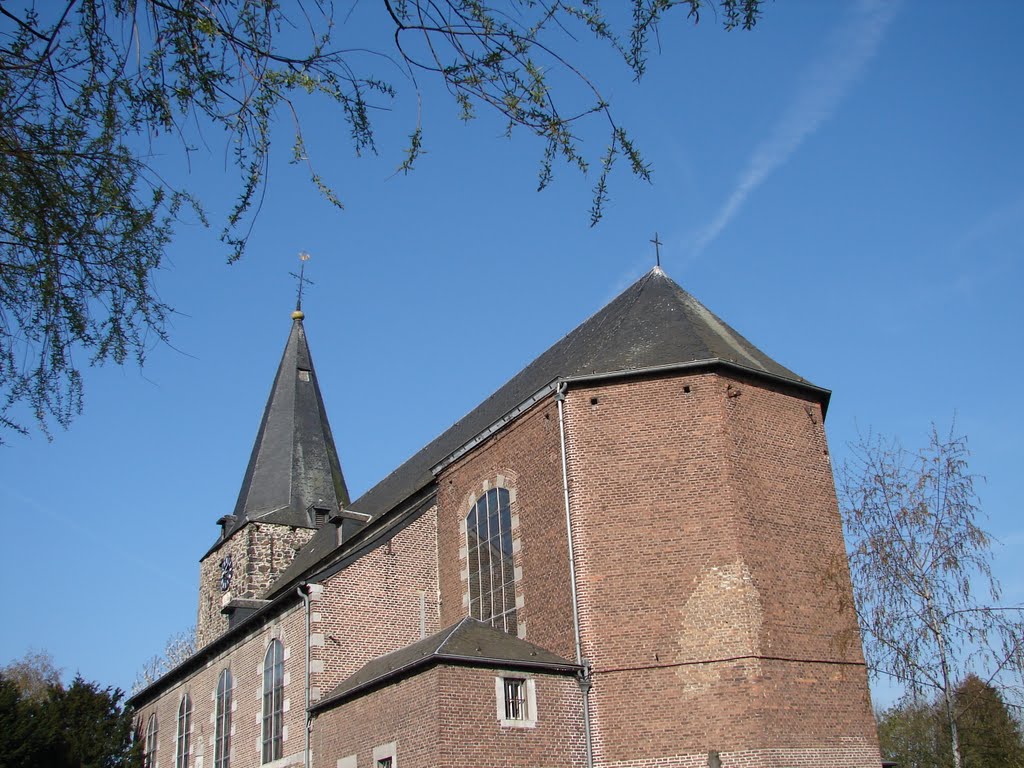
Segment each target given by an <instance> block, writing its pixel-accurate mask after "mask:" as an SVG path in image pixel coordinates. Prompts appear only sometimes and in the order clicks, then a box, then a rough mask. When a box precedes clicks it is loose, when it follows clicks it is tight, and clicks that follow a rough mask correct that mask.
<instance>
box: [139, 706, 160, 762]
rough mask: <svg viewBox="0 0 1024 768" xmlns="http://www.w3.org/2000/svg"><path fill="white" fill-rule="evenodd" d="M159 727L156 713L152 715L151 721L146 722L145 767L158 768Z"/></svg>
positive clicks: (143, 758)
mask: <svg viewBox="0 0 1024 768" xmlns="http://www.w3.org/2000/svg"><path fill="white" fill-rule="evenodd" d="M157 727H158V726H157V720H156V715H155V714H153V715H150V716H149V722H148V723H147V724H146V743H145V745H144V748H143V756H142V765H143V768H156V739H157Z"/></svg>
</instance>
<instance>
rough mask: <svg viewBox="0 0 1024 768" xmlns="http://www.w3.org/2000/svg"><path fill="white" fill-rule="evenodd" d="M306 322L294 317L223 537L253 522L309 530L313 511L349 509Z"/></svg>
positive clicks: (299, 317) (330, 511)
mask: <svg viewBox="0 0 1024 768" xmlns="http://www.w3.org/2000/svg"><path fill="white" fill-rule="evenodd" d="M302 317H303V316H302V313H301V312H296V313H295V315H294V316H293V318H294V319H293V321H292V328H291V332H290V333H289V334H288V342H287V344H286V345H285V348H284V354H283V355H282V356H281V364H280V365H279V366H278V369H277V375H276V376H275V377H274V385H273V387H272V388H271V390H270V397H269V398H268V399H267V406H266V408H265V409H264V411H263V420H262V421H261V422H260V428H259V431H258V432H257V434H256V441H255V443H254V444H253V447H252V454H251V456H250V458H249V466H248V468H247V469H246V471H245V477H244V479H243V480H242V488H241V490H240V491H239V493H238V501H237V503H236V504H235V511H234V516H235V521H234V524H233V526H231V527H229V529H228V530H227V531H226V532H225V537H227V536H230V535H231V533H232V532H233V531H235V530H237V529H238V528H240V527H241V526H242V525H244V524H245V523H246V522H248V521H255V520H260V521H264V522H272V523H278V524H280V525H294V526H298V527H301V528H311V527H313V525H312V523H311V522H310V518H309V511H308V510H309V508H310V507H311V506H316V507H320V508H323V509H326V510H327V511H328V513H334V512H337V511H338V509H339V507H340V506H347V505H348V502H349V498H348V489H347V488H346V486H345V477H344V475H342V472H341V462H340V461H339V460H338V451H337V449H336V448H335V446H334V438H333V436H332V435H331V427H330V424H329V423H328V421H327V413H326V411H325V410H324V403H323V398H322V397H321V395H320V385H319V384H318V382H317V378H316V371H315V370H314V369H313V358H312V356H311V355H310V353H309V345H308V343H307V341H306V331H305V329H304V328H303V326H302Z"/></svg>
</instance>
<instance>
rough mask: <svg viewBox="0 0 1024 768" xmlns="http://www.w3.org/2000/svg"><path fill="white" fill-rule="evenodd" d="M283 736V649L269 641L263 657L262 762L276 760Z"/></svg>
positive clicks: (281, 749) (280, 749) (275, 641)
mask: <svg viewBox="0 0 1024 768" xmlns="http://www.w3.org/2000/svg"><path fill="white" fill-rule="evenodd" d="M283 736H284V647H283V646H282V645H281V641H280V640H271V641H270V647H269V648H267V655H266V656H264V657H263V762H264V763H269V762H270V761H271V760H278V759H280V757H281V754H282V752H283V743H282V742H283V741H284V739H283Z"/></svg>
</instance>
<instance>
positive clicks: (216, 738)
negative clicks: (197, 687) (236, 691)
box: [213, 669, 231, 768]
mask: <svg viewBox="0 0 1024 768" xmlns="http://www.w3.org/2000/svg"><path fill="white" fill-rule="evenodd" d="M230 763H231V670H230V669H223V670H221V673H220V678H219V679H218V680H217V706H216V708H215V711H214V735H213V768H228V766H229V765H230Z"/></svg>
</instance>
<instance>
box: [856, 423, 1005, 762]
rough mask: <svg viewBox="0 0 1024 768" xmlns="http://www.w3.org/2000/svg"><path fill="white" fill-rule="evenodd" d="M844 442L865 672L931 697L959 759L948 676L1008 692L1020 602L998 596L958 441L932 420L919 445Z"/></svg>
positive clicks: (952, 683)
mask: <svg viewBox="0 0 1024 768" xmlns="http://www.w3.org/2000/svg"><path fill="white" fill-rule="evenodd" d="M851 449H852V458H851V459H850V460H849V461H847V462H846V463H845V464H844V465H843V467H842V468H841V469H840V471H839V473H838V478H837V488H838V491H839V496H840V506H841V508H842V513H843V523H844V528H845V533H846V537H847V548H848V550H849V551H848V554H849V559H850V571H851V577H852V580H853V591H854V599H855V603H856V610H857V616H858V619H859V621H860V627H861V631H862V633H863V642H864V651H865V656H866V658H867V663H868V667H869V670H870V671H871V672H872V674H873V675H876V676H889V677H891V678H893V679H895V680H896V681H898V682H899V683H901V684H902V685H903V686H905V688H906V689H907V691H908V693H909V695H910V696H911V697H912V698H914V699H917V700H924V699H925V698H930V697H931V696H933V695H934V696H937V699H938V703H939V706H940V709H941V713H942V720H943V723H944V727H945V728H946V729H947V730H948V733H949V749H950V754H951V758H952V765H953V766H954V768H961V767H962V765H963V760H962V748H961V740H960V734H959V732H958V722H959V721H960V719H961V717H962V716H963V714H964V713H963V711H962V709H958V706H957V701H956V699H957V696H956V686H957V683H958V681H961V680H964V679H965V678H966V677H967V676H968V674H969V673H974V674H976V675H978V676H979V678H980V679H981V680H982V681H984V682H985V683H994V684H997V685H998V686H999V687H1000V688H1003V689H1004V690H1007V689H1012V688H1013V686H1016V685H1019V682H1020V675H1021V671H1022V662H1024V654H1022V648H1024V623H1022V620H1021V619H1022V612H1021V608H1020V607H1019V606H1005V605H1002V604H1001V603H1000V587H999V583H998V581H997V580H996V579H995V577H994V576H993V575H992V568H991V563H992V545H993V539H992V537H991V536H990V535H989V533H987V532H986V531H985V530H984V529H983V528H982V527H981V518H982V510H981V506H980V501H979V498H978V494H977V491H976V489H975V486H976V484H977V483H978V482H979V478H978V477H977V476H976V475H974V474H972V473H971V471H970V468H969V464H968V461H969V458H970V451H969V450H968V445H967V438H966V437H964V436H962V435H957V434H956V433H955V431H954V430H952V429H951V430H950V432H949V433H948V435H946V436H943V435H941V434H940V433H939V431H938V429H937V428H936V427H935V426H934V425H933V427H932V430H931V433H930V435H929V440H928V445H927V446H926V447H924V448H922V449H919V450H908V449H906V448H904V447H903V446H902V445H901V444H900V443H899V442H898V441H896V440H887V439H885V438H882V437H876V436H868V437H867V438H864V439H862V440H861V441H860V442H859V443H857V444H856V445H852V446H851Z"/></svg>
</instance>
